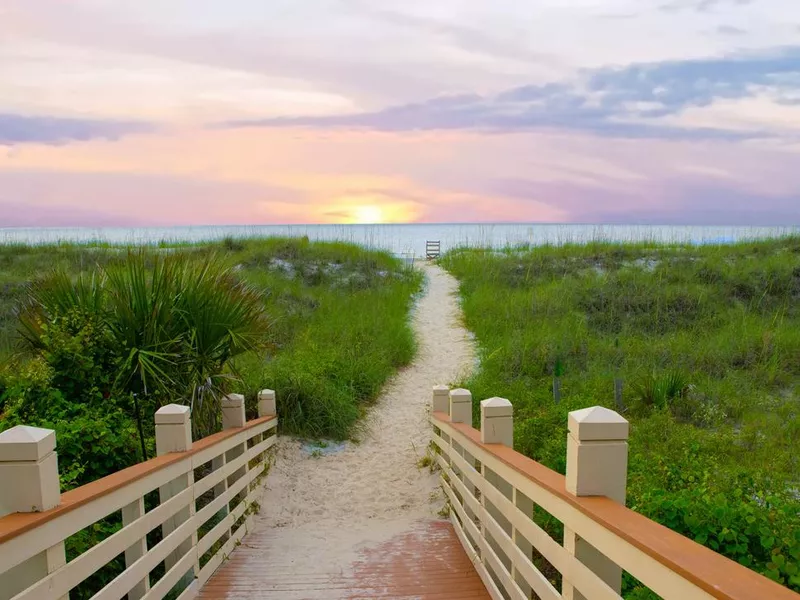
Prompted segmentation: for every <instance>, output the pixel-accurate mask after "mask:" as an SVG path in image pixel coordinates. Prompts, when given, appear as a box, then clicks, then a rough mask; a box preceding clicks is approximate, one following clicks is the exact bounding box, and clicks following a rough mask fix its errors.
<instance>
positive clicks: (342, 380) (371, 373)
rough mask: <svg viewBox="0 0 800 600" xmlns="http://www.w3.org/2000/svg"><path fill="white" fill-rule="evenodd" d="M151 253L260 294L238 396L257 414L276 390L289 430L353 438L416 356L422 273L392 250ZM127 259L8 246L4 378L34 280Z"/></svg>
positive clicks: (81, 247) (92, 247) (80, 248)
mask: <svg viewBox="0 0 800 600" xmlns="http://www.w3.org/2000/svg"><path fill="white" fill-rule="evenodd" d="M149 251H150V252H152V253H153V254H154V255H155V254H158V253H181V254H186V255H187V256H190V257H191V256H196V257H197V258H202V257H205V256H207V255H209V254H214V255H216V256H217V257H218V258H219V259H221V260H222V261H223V262H226V263H228V264H229V265H232V266H233V267H234V270H235V272H236V274H237V276H238V277H240V278H241V279H242V280H243V281H245V282H247V283H249V284H250V285H251V286H252V287H253V288H255V290H256V291H258V292H259V293H260V294H261V295H262V298H263V302H264V312H265V314H266V317H267V319H268V321H269V328H268V333H267V334H266V339H265V340H264V341H265V343H266V345H267V350H266V351H260V352H258V353H255V352H253V353H249V354H247V355H245V356H243V357H241V358H240V359H239V360H237V361H236V363H235V367H236V369H235V375H236V379H235V380H233V382H232V383H231V391H237V392H243V393H245V394H246V396H247V399H248V410H249V411H250V412H251V414H252V413H254V411H255V397H256V393H257V391H258V390H259V389H261V388H265V387H272V388H274V389H276V390H277V391H278V408H279V411H280V413H281V417H282V422H281V426H282V428H283V429H284V431H287V432H291V433H296V434H299V435H303V436H310V437H331V438H336V439H344V438H348V437H352V436H354V435H355V434H356V429H357V422H358V418H359V416H360V415H361V414H362V412H363V410H364V408H365V406H367V405H368V404H369V403H370V402H371V401H372V400H374V399H375V398H376V396H377V395H378V393H379V391H380V389H381V387H382V385H383V384H384V382H385V381H386V379H387V378H388V377H389V376H390V375H391V374H392V373H394V372H395V370H396V369H397V368H398V367H399V366H402V365H405V364H407V363H408V362H409V361H410V360H411V358H412V357H413V354H414V351H415V341H414V337H413V333H412V330H411V328H410V325H409V322H408V314H409V310H410V308H411V306H412V302H413V298H414V295H415V294H416V293H417V292H418V291H419V290H420V287H421V284H422V276H421V274H420V273H419V272H417V271H413V270H410V269H408V268H406V267H405V266H404V264H403V263H402V262H401V261H399V260H398V259H396V258H394V257H393V256H391V255H390V254H388V253H386V252H380V251H373V250H367V249H364V248H361V247H358V246H354V245H352V244H346V243H338V242H309V241H308V240H307V239H305V238H259V239H225V240H222V241H220V242H213V243H210V242H209V243H191V244H187V243H181V244H175V245H172V244H169V245H168V244H159V245H158V246H153V247H150V248H149ZM127 253H128V248H126V247H123V246H115V245H109V244H72V243H65V244H58V245H51V246H24V245H10V246H0V373H1V372H2V370H3V366H2V365H7V366H8V365H9V364H11V363H14V364H15V365H16V364H18V362H19V358H17V357H15V353H16V348H17V342H18V339H17V330H18V319H17V317H16V314H15V307H16V305H17V303H18V302H19V300H20V299H21V297H22V295H23V291H24V290H25V286H26V285H27V284H28V283H29V282H30V281H33V280H35V279H36V278H37V277H40V276H42V275H44V274H46V273H49V272H51V271H53V270H54V269H63V270H65V271H66V272H67V273H71V274H73V275H74V276H77V275H78V274H81V273H84V274H87V273H91V272H92V271H93V270H95V269H96V268H97V266H98V265H101V266H109V265H113V264H114V263H118V262H121V261H124V260H127V259H126V256H127ZM6 368H8V367H6ZM15 368H16V367H15ZM1 379H2V377H0V380H1ZM2 391H3V390H2V381H0V396H2ZM1 408H2V406H0V409H1Z"/></svg>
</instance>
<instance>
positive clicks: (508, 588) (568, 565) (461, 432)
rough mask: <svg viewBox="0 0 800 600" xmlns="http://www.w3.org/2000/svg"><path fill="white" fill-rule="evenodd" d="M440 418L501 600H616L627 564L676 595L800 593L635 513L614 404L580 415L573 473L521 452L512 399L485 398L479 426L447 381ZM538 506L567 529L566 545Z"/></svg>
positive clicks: (462, 394) (436, 413)
mask: <svg viewBox="0 0 800 600" xmlns="http://www.w3.org/2000/svg"><path fill="white" fill-rule="evenodd" d="M431 423H432V425H433V429H434V435H433V440H434V443H435V445H436V447H437V448H438V450H439V452H438V453H437V456H436V460H437V461H438V464H439V465H440V466H441V468H442V476H441V480H442V486H443V488H444V491H445V493H446V495H447V499H448V500H449V504H450V507H451V512H450V518H451V521H452V522H453V526H454V527H455V529H456V532H457V534H458V536H459V538H460V540H461V543H462V545H463V546H464V549H465V550H466V551H467V553H468V554H469V555H470V556H472V557H473V562H474V563H475V565H476V569H477V570H478V572H479V574H480V576H481V578H482V579H483V581H484V584H485V585H486V587H487V589H488V590H489V593H490V594H491V596H492V597H493V598H494V599H495V600H501V599H503V598H505V599H508V598H511V599H514V600H522V599H526V598H541V599H542V600H554V599H556V598H562V597H563V598H567V599H569V600H577V599H584V598H585V599H588V600H594V599H602V600H612V599H613V600H617V599H619V598H620V588H621V582H622V573H623V570H624V571H627V572H628V573H630V574H631V575H632V576H633V577H635V578H636V579H638V580H639V581H641V582H642V583H643V584H644V585H645V586H647V587H648V588H650V590H652V591H653V592H655V593H656V594H658V595H660V596H661V597H662V598H665V599H667V600H670V599H672V598H677V599H680V600H692V599H695V598H698V599H700V598H703V599H707V598H725V599H728V600H745V599H747V600H761V599H767V598H769V599H772V600H798V598H800V595H798V594H795V593H794V592H792V591H791V590H789V589H787V588H785V587H782V586H780V585H778V584H777V583H775V582H773V581H771V580H769V579H767V578H766V577H763V576H761V575H759V574H758V573H755V572H754V571H751V570H749V569H747V568H745V567H743V566H741V565H739V564H738V563H735V562H733V561H731V560H729V559H727V558H725V557H724V556H722V555H720V554H717V553H715V552H713V551H712V550H709V549H707V548H705V547H703V546H701V545H700V544H697V543H695V542H694V541H692V540H690V539H688V538H686V537H684V536H682V535H679V534H677V533H675V532H673V531H671V530H669V529H667V528H666V527H663V526H661V525H659V524H657V523H655V522H653V521H651V520H649V519H647V518H645V517H643V516H642V515H640V514H638V513H636V512H634V511H632V510H630V509H628V508H625V506H624V503H625V488H626V480H627V463H628V444H627V439H628V422H627V421H626V420H625V419H623V418H622V417H621V416H620V415H618V414H617V413H616V412H614V411H612V410H609V409H606V408H602V407H592V408H586V409H583V410H578V411H574V412H571V413H570V414H569V434H568V438H567V469H566V476H562V475H560V474H558V473H556V472H554V471H551V470H550V469H548V468H546V467H544V466H543V465H540V464H539V463H537V462H535V461H533V460H531V459H529V458H527V457H525V456H523V455H522V454H519V453H517V452H515V451H514V450H513V435H514V433H513V432H514V425H513V407H512V405H511V402H509V401H508V400H506V399H503V398H491V399H488V400H484V401H482V402H481V423H480V427H481V428H480V431H478V430H476V429H473V428H472V396H471V394H470V392H469V391H467V390H463V389H455V390H450V389H448V388H447V387H445V386H437V387H435V388H434V390H433V412H432V416H431ZM536 507H538V508H536ZM535 510H536V511H544V512H546V513H549V515H551V516H552V517H554V518H555V519H556V520H558V521H560V522H561V523H562V524H563V529H564V534H563V540H556V539H554V538H553V537H551V535H550V534H548V533H547V532H546V531H545V530H544V529H543V528H542V527H540V526H539V525H538V524H537V523H536V522H535V521H534V518H533V517H534V511H535ZM540 568H541V570H540ZM542 570H545V571H547V572H548V574H549V575H550V577H547V576H545V574H543V573H542ZM559 577H560V579H561V585H560V589H558V585H554V581H555V580H557V579H558V578H559ZM556 584H557V581H556Z"/></svg>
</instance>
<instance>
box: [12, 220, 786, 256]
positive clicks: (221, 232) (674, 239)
mask: <svg viewBox="0 0 800 600" xmlns="http://www.w3.org/2000/svg"><path fill="white" fill-rule="evenodd" d="M788 235H800V226H773V227H765V226H760V227H757V226H723V225H718V226H714V225H622V224H620V225H596V224H571V223H570V224H565V223H553V224H547V223H386V224H372V225H355V224H353V225H329V224H326V225H316V224H309V225H205V226H180V227H18V228H17V227H10V228H0V244H3V245H8V244H30V245H44V244H57V243H107V244H120V245H145V244H160V243H177V242H203V241H214V240H221V239H224V238H228V237H232V238H239V239H241V238H254V237H272V236H282V237H304V236H307V237H308V238H309V239H310V240H319V241H341V242H349V243H354V244H359V245H362V246H366V247H370V248H379V249H383V250H387V251H389V252H392V253H394V254H397V255H403V256H423V255H424V254H425V243H426V241H428V240H436V241H439V242H440V243H441V249H442V251H443V252H445V251H447V250H450V249H452V248H455V247H459V246H470V247H486V248H503V247H508V246H519V245H532V246H537V245H546V244H551V245H563V244H569V243H572V244H581V243H589V242H596V241H605V242H661V243H681V244H723V243H734V242H739V241H746V240H757V239H769V238H777V237H784V236H788Z"/></svg>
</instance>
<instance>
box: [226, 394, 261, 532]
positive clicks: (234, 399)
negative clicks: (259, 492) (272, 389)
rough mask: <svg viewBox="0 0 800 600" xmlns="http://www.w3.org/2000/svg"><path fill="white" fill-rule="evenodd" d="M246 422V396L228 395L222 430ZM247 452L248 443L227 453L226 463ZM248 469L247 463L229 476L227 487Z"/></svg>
mask: <svg viewBox="0 0 800 600" xmlns="http://www.w3.org/2000/svg"><path fill="white" fill-rule="evenodd" d="M259 404H260V402H259ZM245 422H246V418H245V411H244V396H242V395H241V394H228V395H227V396H225V397H224V398H223V399H222V428H223V429H232V428H234V427H244V424H245ZM245 452H247V442H246V441H245V442H242V443H241V444H239V445H238V446H234V447H233V448H231V449H230V450H228V451H227V452H226V453H225V462H226V463H229V462H231V461H233V460H236V459H237V458H239V457H240V456H241V455H242V454H244V453H245ZM247 468H248V465H247V463H245V464H244V465H243V466H242V467H240V468H238V469H236V471H234V472H233V473H231V474H230V475H228V479H227V487H231V486H232V485H233V484H234V483H236V481H237V480H238V479H239V478H240V477H244V476H245V475H246V474H247ZM249 489H250V487H249V486H248V487H245V488H244V494H245V495H247V492H248V491H249ZM229 502H230V501H229ZM226 508H227V507H226ZM234 533H235V532H234V531H233V527H231V528H230V529H229V530H228V534H229V535H233V534H234Z"/></svg>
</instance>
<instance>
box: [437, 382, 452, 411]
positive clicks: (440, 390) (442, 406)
mask: <svg viewBox="0 0 800 600" xmlns="http://www.w3.org/2000/svg"><path fill="white" fill-rule="evenodd" d="M433 412H443V413H446V414H450V388H449V387H447V386H446V385H435V386H433Z"/></svg>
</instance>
